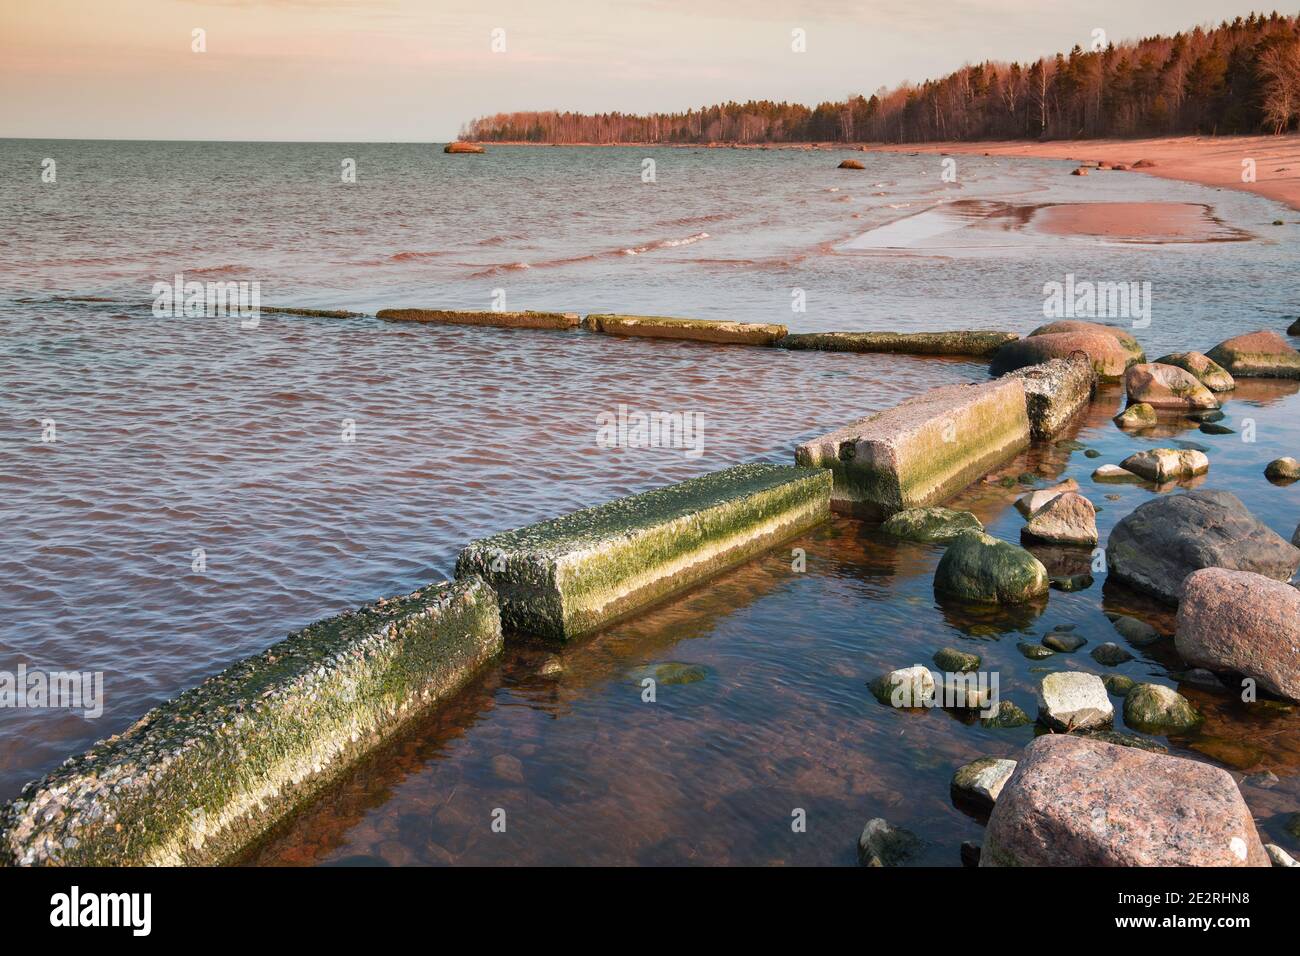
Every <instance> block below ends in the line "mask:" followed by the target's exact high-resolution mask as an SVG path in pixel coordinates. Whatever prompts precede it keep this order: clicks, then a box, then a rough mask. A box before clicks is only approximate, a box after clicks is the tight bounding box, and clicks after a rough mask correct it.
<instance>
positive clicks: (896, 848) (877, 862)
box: [858, 817, 921, 866]
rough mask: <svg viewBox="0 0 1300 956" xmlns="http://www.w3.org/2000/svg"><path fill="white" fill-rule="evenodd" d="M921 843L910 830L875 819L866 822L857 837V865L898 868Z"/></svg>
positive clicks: (879, 818) (878, 818)
mask: <svg viewBox="0 0 1300 956" xmlns="http://www.w3.org/2000/svg"><path fill="white" fill-rule="evenodd" d="M920 845H921V841H920V840H919V839H918V838H917V836H916V834H914V833H912V832H911V831H910V830H904V829H902V828H900V827H893V826H890V825H889V822H888V821H887V820H884V819H882V818H881V817H876V818H875V819H874V820H868V821H867V825H866V826H865V827H863V828H862V835H861V836H860V837H858V863H860V864H861V865H862V866H898V865H899V864H900V863H903V862H905V861H906V860H907V858H908V857H910V856H911V855H912V854H913V853H914V852H916V850H917V848H918V847H920Z"/></svg>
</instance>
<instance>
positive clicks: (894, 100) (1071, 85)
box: [461, 13, 1300, 144]
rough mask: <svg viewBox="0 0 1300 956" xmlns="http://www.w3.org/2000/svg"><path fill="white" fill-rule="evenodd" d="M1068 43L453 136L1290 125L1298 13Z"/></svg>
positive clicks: (517, 115) (493, 125)
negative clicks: (789, 93)
mask: <svg viewBox="0 0 1300 956" xmlns="http://www.w3.org/2000/svg"><path fill="white" fill-rule="evenodd" d="M1093 45H1094V46H1096V47H1098V48H1097V49H1088V50H1085V49H1083V48H1082V47H1080V46H1075V47H1074V48H1073V49H1072V50H1070V52H1069V53H1058V54H1057V55H1056V56H1055V57H1050V58H1049V57H1044V58H1042V59H1039V60H1036V61H1034V62H1032V63H993V62H985V63H979V64H974V65H970V64H968V65H966V66H963V67H962V68H961V69H959V70H957V71H955V72H953V73H950V74H949V75H948V76H945V77H943V78H941V79H937V80H927V81H926V82H924V83H921V84H919V85H917V84H903V85H901V86H898V87H896V88H894V89H892V90H890V89H885V88H883V87H882V88H881V89H880V90H877V91H876V92H875V93H873V94H872V95H871V96H868V97H864V96H862V95H861V94H855V95H851V96H848V97H846V98H845V99H844V100H842V101H839V102H827V103H820V104H818V105H817V106H815V107H809V106H805V105H802V104H799V103H786V102H780V103H777V102H772V101H770V100H758V101H750V102H746V103H734V102H729V103H721V104H717V105H713V106H705V107H702V108H700V109H691V110H687V111H686V112H684V113H651V114H648V115H633V114H626V113H599V114H583V113H570V112H556V111H549V112H514V113H498V114H496V115H493V116H484V117H480V118H478V119H475V120H473V121H471V122H469V123H467V124H466V125H465V126H464V128H463V129H462V131H461V138H462V139H466V140H474V141H482V142H528V143H600V144H606V143H740V144H747V143H752V144H758V143H803V142H846V143H858V142H885V143H923V142H936V141H944V140H991V139H1035V140H1039V139H1077V138H1095V137H1133V136H1161V135H1174V134H1211V135H1225V134H1234V133H1260V132H1267V133H1281V132H1286V131H1289V130H1293V129H1296V128H1297V126H1298V125H1300V17H1295V16H1283V15H1281V14H1278V13H1272V14H1252V15H1250V16H1249V17H1238V18H1236V19H1235V20H1232V21H1230V22H1228V21H1225V22H1224V23H1222V24H1220V25H1219V26H1217V27H1196V28H1195V29H1193V30H1191V31H1189V32H1184V33H1177V34H1175V35H1173V36H1156V37H1148V38H1146V39H1141V40H1136V41H1128V42H1123V43H1119V44H1114V43H1107V44H1104V45H1103V44H1102V43H1100V42H1097V43H1094V44H1093Z"/></svg>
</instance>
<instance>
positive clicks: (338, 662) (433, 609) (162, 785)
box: [0, 578, 501, 866]
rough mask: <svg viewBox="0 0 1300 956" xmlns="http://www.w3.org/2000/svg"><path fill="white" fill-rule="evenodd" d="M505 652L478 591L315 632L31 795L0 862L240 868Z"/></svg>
mask: <svg viewBox="0 0 1300 956" xmlns="http://www.w3.org/2000/svg"><path fill="white" fill-rule="evenodd" d="M500 649H501V621H500V616H499V613H498V609H497V603H496V598H495V595H494V594H493V593H492V590H491V588H489V587H488V586H487V585H486V584H485V583H484V582H483V581H482V580H481V579H478V578H469V579H466V580H461V581H456V582H453V583H442V584H435V585H431V586H429V587H426V588H424V589H422V590H420V591H416V592H415V593H414V594H411V595H408V596H406V597H398V598H391V599H387V600H381V601H377V602H375V603H374V604H370V605H367V606H365V607H363V608H361V609H359V610H357V611H355V612H348V613H345V614H341V615H339V616H337V617H332V618H328V619H326V620H324V621H319V622H317V623H315V624H312V625H309V626H308V627H306V628H304V629H303V630H301V631H298V632H296V633H294V634H292V635H290V636H289V637H288V638H286V639H285V640H283V641H281V642H280V643H278V644H276V645H274V646H272V647H271V648H269V649H268V650H266V651H265V652H263V653H261V654H258V655H257V656H255V657H250V658H247V659H245V660H242V661H239V662H238V663H235V664H232V665H231V666H230V667H228V668H227V669H226V670H224V671H222V672H221V673H220V674H218V675H216V676H215V677H212V678H209V679H208V680H206V681H204V682H203V683H202V684H200V685H199V686H198V687H195V688H192V689H191V690H188V691H186V692H185V693H183V694H181V695H180V696H179V697H176V698H174V699H173V700H170V701H167V702H166V703H164V704H161V705H159V706H158V707H155V708H154V709H153V710H151V711H149V713H147V714H145V716H144V717H142V718H141V719H140V720H139V721H137V722H136V723H135V724H134V725H133V726H132V727H131V728H129V729H128V730H126V731H125V732H123V733H122V734H119V735H117V736H115V737H110V738H108V739H107V740H103V741H100V742H99V743H97V744H95V745H94V746H93V747H92V748H91V749H90V750H89V751H87V752H86V753H85V754H82V755H78V756H76V757H72V758H70V759H69V760H67V761H66V762H64V764H63V766H61V767H60V768H59V769H57V770H55V771H54V772H53V773H51V774H49V775H47V776H46V777H44V778H43V779H41V780H38V781H36V782H34V783H31V784H28V785H27V786H26V787H25V788H24V789H23V791H22V793H21V795H20V796H19V797H18V798H16V799H15V800H14V801H12V802H11V803H9V804H8V805H7V806H5V807H4V808H3V810H0V863H10V864H37V865H40V864H46V865H48V864H54V865H78V866H142V865H206V864H219V863H227V862H231V861H232V860H237V859H238V858H239V856H240V855H241V853H242V852H244V851H245V850H246V849H248V848H249V847H250V846H252V845H254V844H256V842H257V841H258V840H259V839H260V838H261V837H262V836H264V835H265V834H266V833H267V832H268V831H269V830H271V829H272V828H273V827H274V826H275V825H276V824H278V823H279V822H281V821H282V820H284V819H285V818H287V817H288V816H289V815H291V814H292V812H293V811H295V810H296V809H298V808H299V807H301V806H302V805H303V804H305V803H306V802H307V801H308V800H309V799H310V798H312V797H313V796H315V795H316V794H317V793H318V792H320V790H321V789H322V788H323V787H325V786H326V785H328V784H330V783H332V782H333V781H335V780H336V779H337V778H338V777H339V776H340V775H341V774H342V773H343V772H344V771H345V770H346V769H347V768H348V767H349V766H350V765H351V764H353V763H354V762H355V761H356V760H357V759H358V758H360V757H361V756H363V755H364V754H365V753H367V752H368V751H370V750H371V749H373V748H374V747H375V746H376V745H378V744H379V743H381V742H383V741H384V740H386V739H388V738H389V737H391V736H393V734H394V733H395V732H396V731H397V730H398V729H399V728H401V727H402V726H403V725H404V724H405V723H406V722H407V721H409V720H410V719H411V718H412V717H415V716H417V715H418V714H420V713H421V712H422V711H424V710H425V709H427V708H428V707H430V706H431V705H433V704H434V703H436V702H437V701H439V700H441V699H442V698H444V697H446V696H447V695H449V694H451V693H452V692H453V691H455V690H457V689H458V688H459V687H460V686H461V685H463V684H464V683H466V682H467V681H468V680H469V679H470V678H471V677H472V676H473V674H474V673H475V672H476V671H477V670H478V669H479V667H480V666H481V665H482V664H484V663H486V662H487V661H488V660H490V659H491V658H492V657H494V656H495V655H496V654H497V653H498V652H499V651H500Z"/></svg>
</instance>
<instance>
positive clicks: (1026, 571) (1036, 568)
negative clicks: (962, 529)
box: [934, 532, 1048, 604]
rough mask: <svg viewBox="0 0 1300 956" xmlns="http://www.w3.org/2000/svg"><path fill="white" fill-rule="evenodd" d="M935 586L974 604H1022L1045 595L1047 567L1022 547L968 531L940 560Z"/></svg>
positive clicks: (953, 596)
mask: <svg viewBox="0 0 1300 956" xmlns="http://www.w3.org/2000/svg"><path fill="white" fill-rule="evenodd" d="M934 589H935V591H936V592H938V593H939V594H941V595H946V596H948V597H951V598H956V599H957V600H961V601H969V602H972V603H976V604H1022V603H1026V602H1029V601H1033V600H1035V599H1037V598H1041V597H1043V596H1044V595H1045V594H1047V590H1048V575H1047V568H1045V567H1043V564H1042V562H1041V561H1039V560H1038V559H1037V558H1035V557H1034V556H1033V555H1032V554H1030V553H1029V552H1028V551H1026V550H1025V549H1024V548H1018V547H1016V546H1015V545H1014V544H1010V543H1008V542H1006V541H999V540H998V539H997V538H994V537H991V536H990V535H987V534H983V533H974V532H967V533H965V534H962V535H959V536H958V537H957V538H955V539H954V540H953V542H952V544H950V545H949V546H948V550H947V551H945V552H944V553H943V557H942V558H940V559H939V566H938V567H937V568H936V569H935V573H934Z"/></svg>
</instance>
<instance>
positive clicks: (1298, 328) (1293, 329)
mask: <svg viewBox="0 0 1300 956" xmlns="http://www.w3.org/2000/svg"><path fill="white" fill-rule="evenodd" d="M1286 334H1287V335H1296V336H1300V319H1296V320H1295V321H1294V322H1292V323H1291V325H1290V326H1289V327H1288V328H1287V330H1286Z"/></svg>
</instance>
